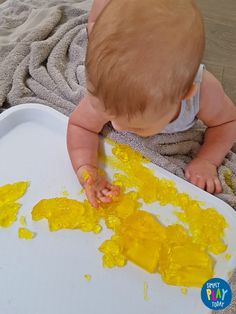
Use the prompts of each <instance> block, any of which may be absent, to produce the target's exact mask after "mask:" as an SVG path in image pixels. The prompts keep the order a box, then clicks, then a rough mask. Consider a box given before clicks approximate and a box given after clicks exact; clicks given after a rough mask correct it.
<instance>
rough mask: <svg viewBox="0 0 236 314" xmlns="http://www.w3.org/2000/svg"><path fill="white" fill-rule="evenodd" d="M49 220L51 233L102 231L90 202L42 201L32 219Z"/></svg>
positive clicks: (36, 206)
mask: <svg viewBox="0 0 236 314" xmlns="http://www.w3.org/2000/svg"><path fill="white" fill-rule="evenodd" d="M43 218H46V219H48V225H49V229H50V231H56V230H59V229H80V230H81V231H84V232H89V231H93V232H95V233H98V232H100V231H101V226H100V225H99V223H98V221H99V216H98V213H97V211H96V209H95V208H93V207H92V206H91V205H90V204H89V202H88V201H85V202H84V203H81V202H78V201H76V200H70V199H68V198H54V199H48V200H47V199H45V200H41V201H40V202H39V203H38V204H36V205H35V206H34V208H33V210H32V219H33V220H40V219H43Z"/></svg>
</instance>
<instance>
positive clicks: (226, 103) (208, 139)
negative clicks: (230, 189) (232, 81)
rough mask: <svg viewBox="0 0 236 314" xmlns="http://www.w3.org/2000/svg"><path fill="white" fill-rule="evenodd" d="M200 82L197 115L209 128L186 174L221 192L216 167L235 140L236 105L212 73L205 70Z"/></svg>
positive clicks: (210, 190) (211, 189)
mask: <svg viewBox="0 0 236 314" xmlns="http://www.w3.org/2000/svg"><path fill="white" fill-rule="evenodd" d="M201 85H202V86H201V96H200V111H199V114H198V118H199V119H200V120H202V121H203V122H204V124H205V125H206V126H207V130H206V132H205V136H204V143H203V145H202V146H201V148H200V149H199V151H198V153H197V156H196V158H195V159H194V160H193V161H192V162H191V163H190V164H189V165H188V166H187V167H186V170H185V176H186V178H187V179H188V180H189V181H190V182H192V183H193V184H195V185H197V186H199V187H200V188H202V189H206V190H207V191H208V192H209V193H214V192H215V193H220V192H221V185H220V182H219V179H218V177H217V167H218V166H220V164H221V163H222V161H223V159H224V157H225V156H226V155H227V153H228V152H229V150H230V149H231V147H232V146H233V144H234V142H235V141H236V107H235V106H234V104H233V103H232V101H231V100H230V99H229V97H228V96H227V95H226V94H225V93H224V90H223V88H222V86H221V84H220V82H219V81H218V80H217V79H216V78H215V77H214V76H213V75H212V74H211V73H209V72H207V71H205V72H204V76H203V82H202V84H201Z"/></svg>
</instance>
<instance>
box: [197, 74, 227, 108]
mask: <svg viewBox="0 0 236 314" xmlns="http://www.w3.org/2000/svg"><path fill="white" fill-rule="evenodd" d="M223 98H224V90H223V87H222V84H221V83H220V81H219V80H218V79H217V78H216V77H215V76H214V75H213V74H212V73H211V72H209V71H207V70H204V72H203V77H202V82H201V85H200V110H201V108H202V107H205V106H206V105H209V103H210V104H217V103H219V102H222V100H223Z"/></svg>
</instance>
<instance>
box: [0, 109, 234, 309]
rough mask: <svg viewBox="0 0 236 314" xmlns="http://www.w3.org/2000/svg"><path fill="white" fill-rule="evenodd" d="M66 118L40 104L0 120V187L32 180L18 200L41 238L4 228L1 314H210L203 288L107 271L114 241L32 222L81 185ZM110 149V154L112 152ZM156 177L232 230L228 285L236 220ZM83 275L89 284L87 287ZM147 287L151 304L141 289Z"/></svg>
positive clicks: (164, 214)
mask: <svg viewBox="0 0 236 314" xmlns="http://www.w3.org/2000/svg"><path fill="white" fill-rule="evenodd" d="M66 127H67V117H65V116H64V115H62V114H60V113H58V112H57V111H55V110H53V109H51V108H49V107H46V106H43V105H39V104H26V105H19V106H16V107H14V108H11V109H8V110H7V111H5V112H4V113H2V114H1V115H0V185H3V184H7V183H11V182H16V181H22V180H23V181H25V180H29V181H30V182H31V185H30V188H29V189H28V191H27V193H26V195H25V196H24V197H23V198H22V199H21V200H20V203H21V204H22V208H21V209H20V213H19V216H20V215H25V216H26V219H27V223H28V228H29V229H30V230H32V231H35V232H37V237H36V238H35V239H34V240H30V241H25V240H20V239H18V235H17V230H18V227H19V226H20V224H19V221H17V222H16V223H15V224H14V225H13V226H12V227H10V228H9V229H2V228H0V248H1V255H0V313H3V314H67V313H69V314H126V313H127V314H157V313H160V314H164V313H165V314H190V313H191V314H207V313H210V310H209V309H207V308H206V307H205V306H204V305H203V304H202V301H201V297H200V289H188V293H187V295H186V296H185V295H183V294H182V293H181V291H180V287H173V286H168V285H165V284H164V283H163V282H162V281H161V279H160V276H159V275H158V274H155V275H151V274H148V273H146V272H145V271H143V270H142V269H140V268H138V267H136V266H135V265H133V264H131V263H128V265H127V266H126V267H124V268H121V269H119V268H114V269H104V268H103V267H102V264H101V253H100V252H99V251H98V247H99V245H100V244H101V243H102V242H103V240H105V239H108V238H109V237H110V234H111V233H110V231H109V230H106V229H104V230H103V232H102V233H101V234H99V235H94V234H92V233H83V232H80V231H77V230H76V231H72V230H63V231H58V232H53V233H51V232H49V231H48V227H47V222H46V221H40V222H33V221H32V220H31V210H32V207H33V206H34V205H35V204H36V203H37V202H38V201H39V200H41V199H43V198H52V197H58V196H60V195H61V194H60V193H61V192H62V191H63V190H67V191H68V192H69V194H70V197H71V198H77V199H78V191H79V190H80V186H79V185H78V182H77V179H76V176H75V174H74V172H73V170H72V167H71V164H70V160H69V158H68V155H67V149H66V140H65V135H66ZM108 146H109V145H108V144H105V148H106V149H108V150H109V147H108ZM150 167H152V168H153V169H155V172H156V174H157V175H158V176H161V177H166V178H168V179H172V180H174V181H175V182H176V185H177V187H178V188H179V190H181V191H186V192H187V193H189V194H190V195H191V196H193V197H195V198H197V199H199V200H202V201H204V202H205V203H206V205H207V206H213V207H215V208H216V209H217V210H218V211H219V212H220V213H222V214H223V215H224V216H225V218H226V219H227V221H228V223H229V224H230V228H228V229H227V230H226V236H225V240H226V242H227V244H228V246H229V248H228V250H227V252H228V253H230V254H231V255H232V258H231V259H230V261H227V260H226V259H225V257H224V255H225V253H224V254H222V255H219V256H218V257H217V261H216V268H215V270H216V276H217V277H220V278H225V279H227V273H228V272H229V271H231V270H232V269H233V268H234V267H235V266H236V215H235V212H234V210H233V209H232V208H231V207H230V206H228V205H227V204H225V203H224V202H222V201H220V200H219V199H217V198H215V197H213V196H211V195H209V194H207V193H205V192H204V191H202V190H200V189H198V188H197V187H195V186H193V185H191V184H189V183H187V182H185V181H184V180H182V179H180V178H178V177H176V176H174V175H172V174H171V173H169V172H167V171H165V170H163V169H161V168H159V167H157V166H155V165H152V164H150ZM81 199H82V196H81ZM157 207H158V206H157V204H154V205H151V206H146V205H145V206H144V208H145V209H148V210H150V211H151V212H155V213H156V214H157V213H158V214H160V215H161V220H162V221H163V222H164V223H166V222H170V221H176V218H175V217H174V216H173V215H172V214H171V211H172V210H173V208H172V207H171V206H165V210H164V211H163V210H162V209H161V208H160V207H159V209H158V210H157V209H156V208H157ZM84 274H90V275H91V276H92V279H91V281H90V282H87V281H86V280H85V279H84ZM145 281H146V282H147V283H148V300H147V301H145V300H144V294H143V285H144V282H145Z"/></svg>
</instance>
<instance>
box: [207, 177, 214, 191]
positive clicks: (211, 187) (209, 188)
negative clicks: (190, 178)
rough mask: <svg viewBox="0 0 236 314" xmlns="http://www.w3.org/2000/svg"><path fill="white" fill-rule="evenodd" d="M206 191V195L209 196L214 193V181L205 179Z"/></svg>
mask: <svg viewBox="0 0 236 314" xmlns="http://www.w3.org/2000/svg"><path fill="white" fill-rule="evenodd" d="M206 190H207V192H208V193H211V194H212V193H214V192H215V182H214V179H207V182H206Z"/></svg>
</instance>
